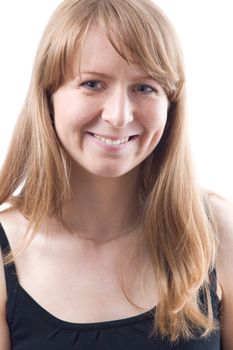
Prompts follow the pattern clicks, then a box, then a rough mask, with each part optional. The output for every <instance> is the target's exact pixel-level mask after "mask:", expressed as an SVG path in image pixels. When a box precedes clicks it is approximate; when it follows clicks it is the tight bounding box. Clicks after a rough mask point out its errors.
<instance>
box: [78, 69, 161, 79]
mask: <svg viewBox="0 0 233 350" xmlns="http://www.w3.org/2000/svg"><path fill="white" fill-rule="evenodd" d="M82 74H89V75H96V76H98V77H102V78H105V79H114V78H115V77H114V75H112V74H106V73H103V72H92V71H85V72H80V74H79V75H78V76H81V75H82ZM148 79H150V80H154V81H155V79H154V78H153V77H152V76H150V75H149V74H148V75H138V76H135V77H133V78H132V80H148Z"/></svg>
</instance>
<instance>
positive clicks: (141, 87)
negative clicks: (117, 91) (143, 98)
mask: <svg viewBox="0 0 233 350" xmlns="http://www.w3.org/2000/svg"><path fill="white" fill-rule="evenodd" d="M134 90H135V91H136V92H141V93H143V94H150V93H153V92H156V90H155V89H154V88H152V87H151V86H149V85H146V84H139V85H137V86H136V87H135V88H134Z"/></svg>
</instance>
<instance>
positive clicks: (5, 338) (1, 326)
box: [0, 212, 10, 350]
mask: <svg viewBox="0 0 233 350" xmlns="http://www.w3.org/2000/svg"><path fill="white" fill-rule="evenodd" d="M3 217H4V214H3V213H2V212H1V213H0V223H2V219H3ZM3 221H5V220H4V219H3ZM6 301H7V289H6V281H5V273H4V265H3V260H2V252H1V250H0V330H1V332H0V333H1V337H0V348H1V349H3V350H8V349H10V335H9V328H8V325H7V321H6Z"/></svg>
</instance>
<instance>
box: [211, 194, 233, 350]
mask: <svg viewBox="0 0 233 350" xmlns="http://www.w3.org/2000/svg"><path fill="white" fill-rule="evenodd" d="M211 205H212V208H213V214H214V216H215V219H216V224H217V231H218V237H219V249H218V255H217V262H216V267H217V275H218V281H219V283H220V285H221V289H222V319H221V326H222V342H223V349H224V350H230V349H233V338H232V324H233V204H232V203H231V202H229V201H227V200H224V199H222V198H221V197H218V196H211Z"/></svg>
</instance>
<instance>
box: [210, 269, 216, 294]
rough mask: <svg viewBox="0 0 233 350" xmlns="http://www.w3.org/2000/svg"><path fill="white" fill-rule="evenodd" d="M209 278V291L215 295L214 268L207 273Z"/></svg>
mask: <svg viewBox="0 0 233 350" xmlns="http://www.w3.org/2000/svg"><path fill="white" fill-rule="evenodd" d="M209 278H210V287H211V290H212V291H213V292H214V293H215V294H216V293H217V272H216V267H214V268H213V269H212V270H211V271H210V272H209Z"/></svg>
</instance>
